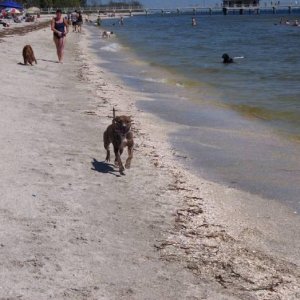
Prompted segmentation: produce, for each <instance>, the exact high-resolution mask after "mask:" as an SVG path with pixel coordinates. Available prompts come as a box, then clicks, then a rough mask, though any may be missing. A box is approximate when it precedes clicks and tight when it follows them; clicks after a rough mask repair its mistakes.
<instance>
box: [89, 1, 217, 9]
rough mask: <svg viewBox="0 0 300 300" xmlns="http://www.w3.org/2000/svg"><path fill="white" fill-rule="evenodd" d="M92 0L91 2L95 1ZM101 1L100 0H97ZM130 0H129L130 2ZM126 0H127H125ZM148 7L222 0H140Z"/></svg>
mask: <svg viewBox="0 0 300 300" xmlns="http://www.w3.org/2000/svg"><path fill="white" fill-rule="evenodd" d="M94 1H95V0H90V1H89V2H94ZM96 1H99V0H96ZM115 1H117V0H115ZM119 1H121V0H119ZM129 1H130V0H127V2H129ZM99 2H100V1H99ZM101 2H102V3H103V4H106V3H108V2H109V1H108V0H102V1H101ZM125 2H126V1H125ZM139 2H141V3H142V4H143V5H144V6H145V7H146V8H177V7H189V6H199V5H200V6H201V5H203V4H204V3H205V4H209V3H211V4H215V3H218V2H219V3H220V2H221V0H139Z"/></svg>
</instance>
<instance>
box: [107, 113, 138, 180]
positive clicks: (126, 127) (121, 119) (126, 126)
mask: <svg viewBox="0 0 300 300" xmlns="http://www.w3.org/2000/svg"><path fill="white" fill-rule="evenodd" d="M131 122H132V120H131V117H129V116H117V117H116V115H115V109H114V108H113V121H112V124H111V125H109V126H108V127H107V129H106V130H105V132H104V134H103V142H104V148H105V150H106V159H105V161H107V162H109V161H110V150H109V145H110V143H112V144H113V147H114V153H115V165H116V166H118V167H119V171H120V174H122V175H124V170H125V169H124V166H123V163H122V160H121V155H122V153H123V150H124V148H125V147H128V158H127V160H126V163H125V168H126V169H129V168H130V164H131V160H132V157H133V144H134V143H133V134H132V131H131Z"/></svg>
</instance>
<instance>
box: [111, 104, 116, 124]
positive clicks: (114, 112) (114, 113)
mask: <svg viewBox="0 0 300 300" xmlns="http://www.w3.org/2000/svg"><path fill="white" fill-rule="evenodd" d="M115 118H116V110H115V107H113V121H112V122H113V124H114V123H115Z"/></svg>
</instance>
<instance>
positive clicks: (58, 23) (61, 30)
mask: <svg viewBox="0 0 300 300" xmlns="http://www.w3.org/2000/svg"><path fill="white" fill-rule="evenodd" d="M51 30H52V31H53V40H54V43H55V46H56V52H57V57H58V61H59V62H60V63H62V62H63V58H64V47H65V40H66V35H67V34H68V33H69V24H68V21H67V20H66V19H65V18H63V17H62V11H61V10H60V9H58V10H57V11H56V16H55V17H54V18H53V19H52V20H51Z"/></svg>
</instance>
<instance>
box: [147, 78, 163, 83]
mask: <svg viewBox="0 0 300 300" xmlns="http://www.w3.org/2000/svg"><path fill="white" fill-rule="evenodd" d="M144 80H145V81H148V82H157V83H166V82H167V80H166V79H164V78H151V77H148V78H145V79H144Z"/></svg>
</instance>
